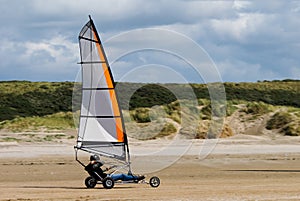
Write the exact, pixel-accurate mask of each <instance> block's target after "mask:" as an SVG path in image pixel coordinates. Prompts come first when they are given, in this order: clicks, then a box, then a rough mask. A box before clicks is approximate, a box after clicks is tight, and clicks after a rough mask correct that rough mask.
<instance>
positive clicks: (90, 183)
mask: <svg viewBox="0 0 300 201" xmlns="http://www.w3.org/2000/svg"><path fill="white" fill-rule="evenodd" d="M84 184H85V186H86V187H87V188H95V186H96V184H97V180H96V179H95V178H94V177H91V176H89V177H87V178H86V179H85V181H84Z"/></svg>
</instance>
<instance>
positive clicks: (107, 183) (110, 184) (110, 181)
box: [102, 177, 115, 189]
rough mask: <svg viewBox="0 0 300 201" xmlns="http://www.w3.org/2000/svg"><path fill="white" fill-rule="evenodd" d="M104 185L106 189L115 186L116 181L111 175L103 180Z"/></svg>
mask: <svg viewBox="0 0 300 201" xmlns="http://www.w3.org/2000/svg"><path fill="white" fill-rule="evenodd" d="M102 184H103V187H104V188H106V189H111V188H113V187H114V185H115V182H114V180H113V179H112V178H111V177H105V178H104V179H103V181H102Z"/></svg>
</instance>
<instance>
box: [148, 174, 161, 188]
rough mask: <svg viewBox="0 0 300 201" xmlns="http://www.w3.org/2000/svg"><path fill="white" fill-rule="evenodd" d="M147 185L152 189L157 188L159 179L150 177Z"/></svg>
mask: <svg viewBox="0 0 300 201" xmlns="http://www.w3.org/2000/svg"><path fill="white" fill-rule="evenodd" d="M149 183H150V186H152V187H153V188H157V187H158V186H159V184H160V179H159V178H158V177H151V178H150V181H149Z"/></svg>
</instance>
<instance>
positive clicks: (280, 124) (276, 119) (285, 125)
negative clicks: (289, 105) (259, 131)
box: [266, 109, 300, 136]
mask: <svg viewBox="0 0 300 201" xmlns="http://www.w3.org/2000/svg"><path fill="white" fill-rule="evenodd" d="M294 111H295V113H293V112H289V113H288V112H284V111H280V112H277V113H275V114H274V115H273V116H272V117H271V118H270V120H269V121H268V122H267V126H266V128H267V129H269V130H272V129H280V132H281V133H283V134H284V135H288V136H299V135H300V118H299V116H297V114H298V112H299V111H297V110H295V109H294Z"/></svg>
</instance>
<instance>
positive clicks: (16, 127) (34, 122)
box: [0, 112, 74, 132]
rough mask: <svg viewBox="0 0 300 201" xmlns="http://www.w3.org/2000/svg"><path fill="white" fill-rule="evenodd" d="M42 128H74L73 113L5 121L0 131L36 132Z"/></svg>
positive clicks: (0, 125) (0, 126)
mask: <svg viewBox="0 0 300 201" xmlns="http://www.w3.org/2000/svg"><path fill="white" fill-rule="evenodd" d="M41 128H45V129H49V130H55V129H56V130H63V129H69V128H74V120H73V113H72V112H59V113H56V114H51V115H46V116H42V117H39V116H32V117H17V118H15V119H12V120H5V121H3V122H1V124H0V129H6V130H10V131H13V132H19V131H35V130H39V129H41Z"/></svg>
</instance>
